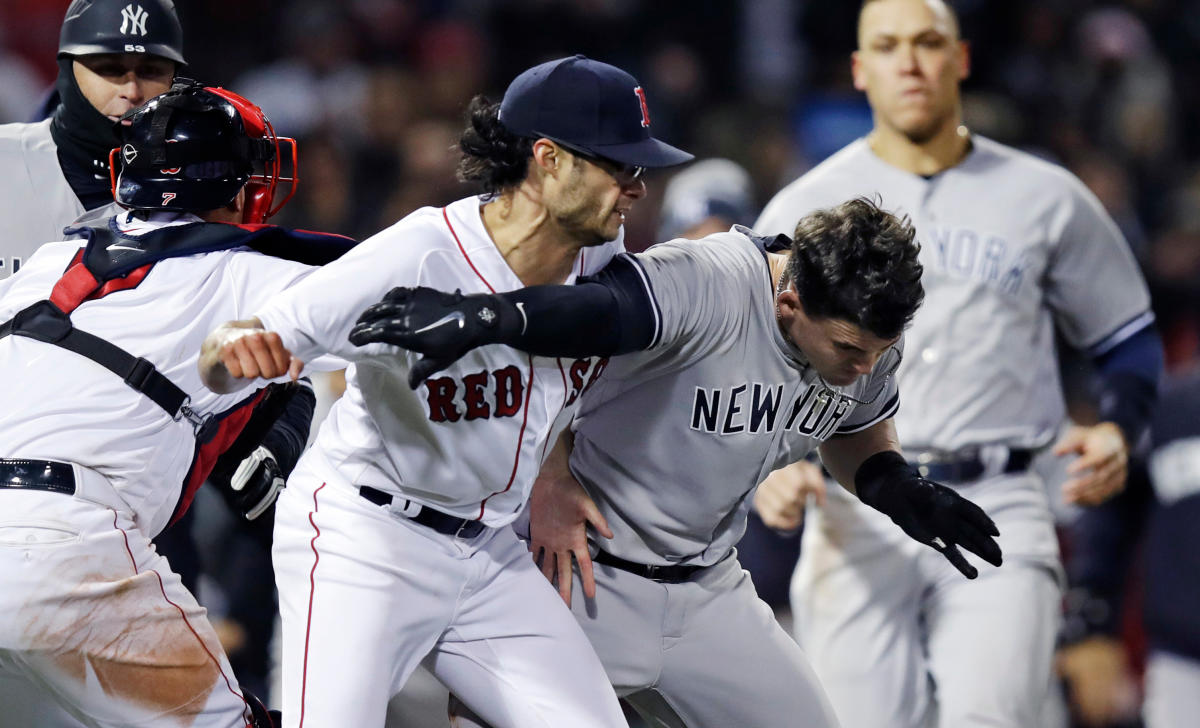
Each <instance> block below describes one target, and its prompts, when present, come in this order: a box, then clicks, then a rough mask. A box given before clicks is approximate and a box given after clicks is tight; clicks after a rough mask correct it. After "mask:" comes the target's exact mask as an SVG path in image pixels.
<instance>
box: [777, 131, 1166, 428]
mask: <svg viewBox="0 0 1200 728" xmlns="http://www.w3.org/2000/svg"><path fill="white" fill-rule="evenodd" d="M972 142H973V148H972V149H971V151H970V152H969V154H968V155H967V157H966V158H965V159H964V160H963V161H962V162H961V163H959V164H958V165H956V166H954V167H951V168H950V169H947V170H945V171H944V172H941V173H939V174H937V175H934V176H932V177H930V178H928V179H927V178H925V177H922V176H919V175H915V174H911V173H909V172H906V171H903V170H901V169H899V168H897V167H894V166H892V165H890V164H887V163H886V162H884V161H883V160H881V159H880V158H879V157H877V156H876V155H875V153H874V152H873V151H872V150H871V148H870V146H869V145H868V144H867V142H866V140H865V139H860V140H858V141H856V142H854V143H852V144H850V145H849V146H847V147H845V148H844V149H842V150H841V151H839V152H838V153H837V154H835V155H833V156H832V157H830V158H829V159H828V160H826V161H825V162H823V163H822V164H820V165H819V166H817V167H816V168H815V169H813V170H812V171H810V172H809V173H807V174H806V175H804V176H803V177H802V178H800V179H798V180H796V181H795V182H793V183H792V184H790V185H788V186H787V187H785V188H784V189H783V190H781V191H780V192H779V193H778V194H777V195H776V196H775V197H774V199H772V200H771V202H770V203H769V204H768V205H767V207H766V209H765V210H764V211H763V213H762V216H761V217H760V218H759V220H758V222H757V224H756V225H755V229H756V230H757V231H758V232H759V233H761V234H770V233H780V232H782V233H785V234H788V235H791V234H792V233H793V231H794V227H795V225H796V223H797V222H798V221H799V220H800V218H801V217H803V216H804V215H806V214H807V213H809V212H811V211H812V210H815V209H818V208H825V207H830V206H833V205H835V204H838V203H840V202H843V201H845V200H847V199H850V198H853V197H857V196H863V195H865V196H872V195H878V196H879V197H880V198H881V200H882V206H883V207H884V208H885V209H887V210H889V211H891V212H894V213H896V214H898V215H907V216H909V217H910V218H911V220H912V223H913V225H914V226H915V227H916V230H917V240H918V242H920V243H921V258H920V259H921V263H922V264H923V265H924V266H925V273H924V276H923V277H922V283H923V284H924V286H925V303H924V305H922V306H921V309H920V310H919V311H918V312H917V315H916V317H915V319H914V322H913V325H912V327H911V328H910V329H909V330H908V332H907V341H908V351H907V355H906V356H905V359H904V363H903V364H902V365H901V368H900V372H899V377H900V381H901V383H902V384H903V387H904V392H905V399H906V401H907V402H908V406H907V407H906V408H905V409H903V410H902V411H901V412H900V413H899V415H898V416H897V418H896V426H897V430H898V432H899V435H900V440H901V442H902V443H904V446H905V448H906V449H914V450H926V449H938V450H946V451H954V450H958V449H960V448H964V447H970V446H975V445H985V444H1003V445H1008V446H1010V447H1021V448H1032V447H1039V446H1042V445H1045V444H1046V443H1048V442H1049V441H1050V440H1051V439H1053V437H1054V436H1055V434H1056V432H1057V429H1058V427H1059V426H1060V424H1061V422H1062V420H1063V418H1064V416H1065V409H1064V406H1063V398H1062V394H1061V388H1060V384H1059V373H1058V363H1057V360H1056V357H1055V350H1054V331H1055V327H1056V326H1057V328H1058V330H1059V331H1060V332H1061V333H1062V335H1063V336H1064V337H1065V338H1066V340H1067V341H1068V342H1069V343H1070V344H1071V345H1073V346H1076V347H1079V348H1081V349H1088V350H1090V351H1091V352H1093V353H1102V352H1103V351H1105V350H1107V349H1109V348H1111V347H1113V346H1115V345H1116V344H1118V343H1120V342H1121V341H1123V340H1124V339H1125V338H1127V337H1128V336H1130V335H1132V334H1133V333H1136V332H1137V331H1138V330H1139V329H1141V328H1143V327H1144V326H1146V325H1148V324H1149V323H1150V322H1151V321H1152V320H1153V319H1152V315H1151V313H1150V310H1149V305H1150V297H1149V293H1148V291H1147V288H1146V284H1145V282H1144V281H1143V279H1142V276H1141V274H1140V272H1139V271H1138V267H1137V264H1136V262H1135V261H1134V258H1133V255H1132V254H1131V252H1130V251H1129V248H1128V246H1127V245H1126V243H1125V241H1124V240H1123V239H1122V237H1121V235H1120V233H1119V231H1118V230H1117V228H1116V226H1115V225H1114V224H1113V222H1112V220H1111V219H1110V218H1109V216H1108V215H1107V214H1106V213H1105V212H1104V210H1103V208H1102V207H1101V205H1100V202H1099V201H1098V200H1097V199H1096V198H1095V196H1093V195H1092V194H1091V193H1090V192H1089V191H1088V190H1087V189H1086V188H1085V187H1084V186H1083V184H1082V183H1081V182H1080V181H1079V180H1078V179H1076V178H1075V177H1074V176H1073V175H1071V174H1070V173H1069V172H1067V171H1066V170H1064V169H1062V168H1061V167H1058V166H1055V165H1053V164H1050V163H1048V162H1045V161H1042V160H1040V159H1037V158H1036V157H1033V156H1031V155H1029V154H1025V153H1023V152H1019V151H1017V150H1015V149H1012V148H1010V147H1006V146H1003V145H1001V144H998V143H996V142H994V141H991V140H989V139H986V138H983V137H980V136H974V137H972ZM1015 211H1019V213H1020V214H1014V213H1015Z"/></svg>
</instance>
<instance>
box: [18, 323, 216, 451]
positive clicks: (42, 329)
mask: <svg viewBox="0 0 1200 728" xmlns="http://www.w3.org/2000/svg"><path fill="white" fill-rule="evenodd" d="M9 335H14V336H26V337H29V338H31V339H36V340H38V341H42V342H45V343H47V344H53V345H54V346H57V347H60V348H63V349H66V350H67V351H73V352H75V353H76V354H79V355H80V356H85V357H87V358H88V359H91V360H92V361H94V362H96V363H97V364H99V365H100V366H102V367H104V368H105V369H107V370H109V371H110V372H112V373H113V374H116V375H117V376H118V377H120V378H121V379H122V380H123V381H124V382H125V384H127V385H129V387H130V388H131V389H133V390H134V391H136V392H139V393H141V394H143V395H145V396H146V397H148V398H150V400H151V401H153V402H154V403H155V404H156V405H158V406H159V407H161V408H162V409H163V410H164V411H165V412H166V413H167V414H168V415H170V416H171V418H172V419H174V420H179V419H181V418H182V419H186V420H187V421H188V422H190V423H191V424H192V427H193V428H194V429H195V431H196V438H197V439H198V440H200V441H201V442H204V441H206V440H207V439H208V437H209V436H210V435H211V429H212V419H211V417H201V416H200V415H198V414H197V413H196V412H195V411H193V410H192V408H191V407H189V406H188V405H189V403H190V398H189V397H188V395H187V394H186V393H185V392H184V391H183V390H182V389H180V388H179V387H177V386H175V383H174V382H172V381H171V380H170V379H167V378H166V377H165V376H164V375H163V374H162V372H160V371H158V369H156V368H155V366H154V365H153V364H151V363H150V362H149V361H147V360H146V359H143V358H142V357H138V356H134V355H133V354H130V353H129V352H127V351H125V350H124V349H122V348H121V347H119V346H117V345H116V344H113V343H111V342H108V341H105V340H104V339H102V338H100V337H99V336H94V335H92V334H89V333H88V332H86V331H81V330H79V329H77V328H75V326H74V325H73V324H72V323H71V319H70V317H69V316H67V314H65V313H63V312H62V311H61V310H59V308H58V307H57V306H55V305H54V304H53V303H51V302H50V301H38V302H37V303H35V304H33V305H32V306H29V307H28V308H25V309H23V310H22V311H19V312H18V313H17V315H16V316H14V317H13V318H12V320H10V321H6V322H5V323H3V324H0V338H3V337H5V336H9Z"/></svg>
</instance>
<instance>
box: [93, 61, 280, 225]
mask: <svg viewBox="0 0 1200 728" xmlns="http://www.w3.org/2000/svg"><path fill="white" fill-rule="evenodd" d="M122 120H129V121H130V122H131V123H130V125H129V126H125V125H123V124H118V127H117V131H118V134H119V135H120V136H121V139H122V142H123V143H122V145H121V146H120V147H117V148H115V149H113V150H112V151H111V152H109V163H110V164H109V168H110V175H111V181H112V187H113V198H114V199H116V201H117V203H118V204H120V205H122V206H123V207H129V208H133V209H137V210H174V211H180V212H204V211H207V210H214V209H216V208H219V207H222V206H224V205H227V204H229V203H230V202H231V201H233V199H234V198H235V197H237V194H238V191H239V190H241V189H242V187H245V188H246V203H245V212H244V214H243V217H242V221H243V222H245V223H262V222H265V221H266V219H267V218H269V217H271V216H272V215H274V214H275V213H277V212H279V210H280V209H281V208H282V207H283V206H284V205H285V204H287V201H288V200H290V199H291V198H292V195H293V194H295V192H296V184H297V182H298V181H299V178H298V174H297V155H296V140H294V139H291V138H288V137H279V136H276V134H275V129H274V128H273V127H272V126H271V122H270V121H269V120H268V119H267V117H266V115H264V114H263V112H262V109H260V108H258V107H257V106H255V105H254V104H252V103H250V102H249V101H248V100H246V99H245V98H243V97H241V96H239V95H237V94H235V93H233V92H232V91H228V90H226V89H223V88H218V87H211V86H203V85H201V84H200V83H198V82H196V81H193V80H191V79H186V78H179V79H176V80H175V83H174V85H173V86H171V90H169V91H167V92H166V93H164V94H162V95H160V96H156V97H155V98H153V99H150V100H149V101H147V102H146V103H145V104H144V105H143V106H140V107H138V108H136V109H133V110H132V111H130V112H129V113H127V114H125V116H123V117H122ZM280 146H284V147H290V149H291V160H292V166H291V176H290V177H284V176H282V174H281V172H282V162H281V154H280ZM280 182H286V183H288V194H287V196H286V197H284V198H283V200H281V201H280V202H279V203H278V204H275V205H274V206H273V207H272V205H273V204H274V200H275V192H276V188H277V187H278V185H279V183H280Z"/></svg>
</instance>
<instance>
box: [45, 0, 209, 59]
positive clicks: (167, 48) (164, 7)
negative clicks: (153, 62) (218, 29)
mask: <svg viewBox="0 0 1200 728" xmlns="http://www.w3.org/2000/svg"><path fill="white" fill-rule="evenodd" d="M94 53H150V54H153V55H156V56H162V57H163V58H167V59H170V60H172V61H175V62H176V63H178V64H181V65H186V64H187V61H185V60H184V59H183V28H182V27H181V26H180V25H179V16H178V15H176V14H175V3H173V2H171V0H73V2H72V3H71V5H70V7H68V8H67V16H66V18H64V19H63V24H62V30H61V31H60V32H59V36H58V57H59V58H62V57H63V56H86V55H91V54H94Z"/></svg>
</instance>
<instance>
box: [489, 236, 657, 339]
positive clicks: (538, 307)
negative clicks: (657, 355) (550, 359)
mask: <svg viewBox="0 0 1200 728" xmlns="http://www.w3.org/2000/svg"><path fill="white" fill-rule="evenodd" d="M636 265H637V264H636V263H634V262H633V261H631V260H628V259H626V258H625V257H624V256H622V257H619V258H616V259H614V260H613V262H612V263H610V264H609V265H608V266H606V267H605V268H604V270H602V271H600V272H599V273H597V274H596V275H595V276H592V277H590V278H581V279H580V280H579V281H578V282H577V283H576V284H575V285H573V286H530V287H528V288H521V289H518V290H515V291H510V292H508V293H503V294H500V296H501V298H503V299H505V300H507V301H509V302H511V303H513V304H516V305H517V306H518V307H519V308H521V309H522V311H523V313H524V326H523V327H522V330H521V331H520V332H519V333H516V334H514V335H513V336H511V337H506V340H505V341H504V342H502V343H505V344H509V345H511V346H514V347H515V348H518V349H521V350H522V351H528V352H530V353H532V354H536V355H539V356H569V357H586V356H613V355H615V354H628V353H630V352H633V351H641V350H643V349H646V348H649V347H650V345H651V342H652V341H653V339H654V334H655V326H656V320H657V319H656V317H655V315H654V308H653V303H652V300H651V297H650V292H649V291H648V290H647V288H646V283H645V282H644V281H643V280H642V278H641V276H639V275H638V273H637V270H636V268H635V266H636Z"/></svg>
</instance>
